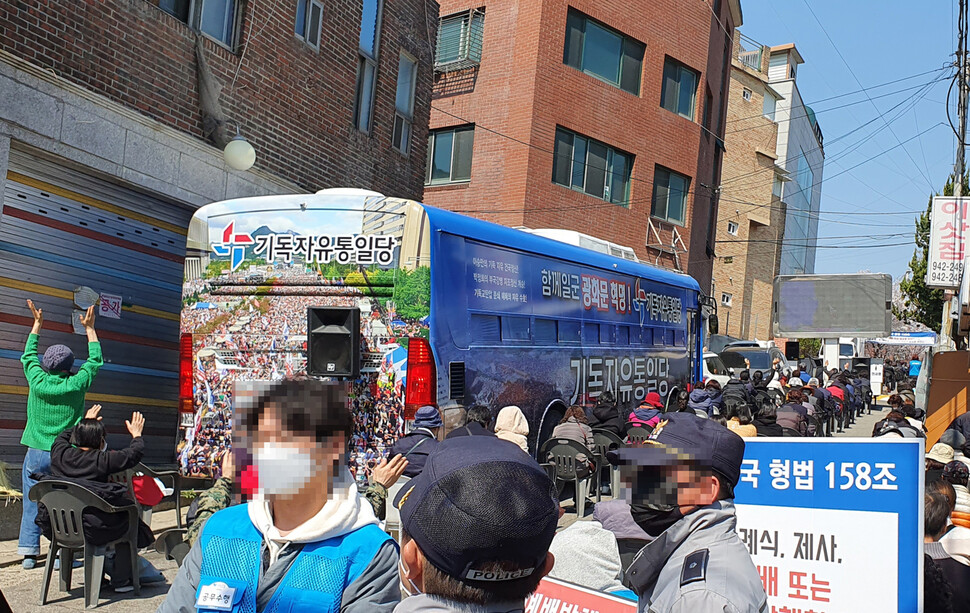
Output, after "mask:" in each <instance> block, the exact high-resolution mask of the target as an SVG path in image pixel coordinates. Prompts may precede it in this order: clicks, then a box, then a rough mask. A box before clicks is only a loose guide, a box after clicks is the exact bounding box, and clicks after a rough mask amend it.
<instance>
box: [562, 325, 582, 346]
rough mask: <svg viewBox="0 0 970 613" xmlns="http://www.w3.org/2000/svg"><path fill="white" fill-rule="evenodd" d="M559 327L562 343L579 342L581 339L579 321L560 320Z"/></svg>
mask: <svg viewBox="0 0 970 613" xmlns="http://www.w3.org/2000/svg"><path fill="white" fill-rule="evenodd" d="M558 327H559V342H560V343H578V342H579V341H580V335H579V330H580V328H579V322H578V321H560V322H559V326H558Z"/></svg>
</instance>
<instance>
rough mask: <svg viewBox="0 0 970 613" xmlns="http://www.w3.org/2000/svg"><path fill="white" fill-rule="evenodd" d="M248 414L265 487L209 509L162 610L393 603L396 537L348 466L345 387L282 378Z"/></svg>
mask: <svg viewBox="0 0 970 613" xmlns="http://www.w3.org/2000/svg"><path fill="white" fill-rule="evenodd" d="M243 418H244V421H245V422H246V423H247V425H248V428H249V431H250V432H251V436H250V438H251V440H252V441H253V447H254V457H255V460H256V471H257V476H258V479H259V485H260V492H259V493H258V494H257V496H256V497H255V499H254V500H252V501H251V502H249V503H248V504H245V505H237V506H233V507H229V508H228V509H224V510H222V511H219V512H218V513H216V514H214V515H213V516H212V517H210V518H209V520H208V522H206V524H205V526H204V528H203V529H202V534H201V535H200V536H199V539H198V540H197V541H196V544H195V546H193V548H192V550H191V551H190V552H189V555H188V556H187V557H186V558H185V560H184V562H183V564H182V568H181V569H180V570H179V573H178V576H177V577H176V578H175V582H174V583H173V584H172V588H171V590H170V591H169V593H168V597H167V598H166V599H165V602H163V603H162V605H161V606H160V607H159V609H158V611H159V613H175V612H178V613H189V612H193V611H234V612H235V611H247V612H249V611H293V612H296V611H314V612H315V611H329V612H333V613H337V612H338V611H339V612H341V613H355V612H370V611H377V612H380V611H391V609H393V608H394V605H395V604H396V603H397V602H398V601H399V600H400V590H399V587H398V573H397V562H398V550H397V545H396V544H395V543H394V541H393V540H391V538H390V537H389V536H388V535H387V534H386V533H384V532H383V531H382V530H381V529H380V527H378V525H377V518H376V517H375V516H374V512H373V510H372V509H371V506H370V505H369V504H367V502H366V501H365V500H363V499H362V498H361V497H360V495H359V494H358V492H357V486H356V484H355V482H354V480H353V477H352V476H351V475H350V471H349V470H348V469H347V467H346V464H345V455H346V447H347V439H348V437H349V435H350V432H351V430H352V428H353V421H352V417H351V414H350V410H349V408H348V406H347V401H346V394H345V392H344V390H343V388H342V387H340V386H336V385H326V384H323V383H319V382H316V381H312V380H301V381H282V382H279V383H277V384H275V385H273V387H271V388H270V389H269V390H268V391H267V392H266V393H264V394H263V395H262V396H261V397H260V398H259V399H258V400H257V401H256V402H255V403H254V406H253V408H252V409H251V410H250V411H249V412H248V413H247V414H246V415H244V416H243Z"/></svg>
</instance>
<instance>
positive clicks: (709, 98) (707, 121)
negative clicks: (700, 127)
mask: <svg viewBox="0 0 970 613" xmlns="http://www.w3.org/2000/svg"><path fill="white" fill-rule="evenodd" d="M713 113H714V96H713V95H711V90H710V89H707V92H706V93H705V94H704V127H705V128H707V130H708V132H710V130H711V117H712V115H713Z"/></svg>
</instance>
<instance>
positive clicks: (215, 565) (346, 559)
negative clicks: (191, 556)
mask: <svg viewBox="0 0 970 613" xmlns="http://www.w3.org/2000/svg"><path fill="white" fill-rule="evenodd" d="M390 539H391V537H390V536H388V535H387V533H386V532H384V531H383V530H381V529H380V528H379V527H378V526H377V525H376V524H370V525H368V526H364V527H363V528H359V529H357V530H355V531H353V532H351V533H349V534H344V535H343V536H338V537H335V538H331V539H327V540H325V541H320V542H317V543H306V544H304V545H303V549H302V550H301V551H300V553H299V554H298V555H297V557H296V560H294V561H293V565H292V566H290V569H289V570H288V571H287V573H286V575H285V576H284V577H283V581H282V582H281V583H280V585H279V586H278V587H277V588H276V591H275V592H274V593H273V597H272V598H271V599H270V601H269V604H267V606H266V608H265V609H264V611H265V612H266V613H277V612H279V613H283V612H284V611H287V612H290V611H291V612H296V611H308V612H309V611H320V612H325V611H329V612H332V613H337V612H338V611H339V610H340V603H341V599H342V597H343V593H344V590H345V589H347V586H349V585H350V584H351V583H353V582H354V581H355V580H356V579H357V578H358V577H360V576H361V575H362V574H363V572H364V570H365V569H366V568H367V567H368V566H369V565H370V563H371V561H372V560H373V559H374V556H375V555H377V552H378V550H379V549H380V548H381V546H382V545H384V543H386V542H387V541H389V540H390ZM199 546H200V547H202V568H201V569H200V572H199V587H198V590H197V591H196V609H197V610H198V611H221V612H225V611H231V612H233V613H235V612H245V613H255V612H256V587H257V585H258V584H259V576H260V569H261V567H262V563H261V557H262V556H261V553H260V552H261V548H262V546H263V535H262V534H260V532H259V530H257V529H256V527H255V526H254V525H253V522H252V520H250V519H249V510H248V508H247V505H245V504H242V505H236V506H232V507H229V508H228V509H224V510H222V511H219V512H218V513H215V514H214V515H213V516H212V517H210V518H209V520H208V521H207V522H206V524H205V527H204V529H203V530H202V534H201V536H200V537H199ZM219 583H222V584H225V586H226V587H227V588H229V589H231V590H234V591H233V592H232V596H231V600H232V602H231V604H229V603H226V602H224V601H221V600H218V599H210V598H207V597H209V596H210V595H211V594H212V592H213V588H212V587H211V586H213V585H216V584H219ZM219 588H222V586H219ZM204 591H205V593H203V592H204ZM215 591H216V592H220V593H221V594H222V596H223V597H224V598H225V599H226V600H228V599H229V595H228V590H226V589H224V588H222V589H221V590H220V589H218V588H217V589H216V590H215ZM200 597H202V599H203V601H202V602H200ZM210 600H212V601H211V602H210Z"/></svg>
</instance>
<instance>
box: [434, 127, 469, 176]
mask: <svg viewBox="0 0 970 613" xmlns="http://www.w3.org/2000/svg"><path fill="white" fill-rule="evenodd" d="M474 142H475V126H459V127H456V128H446V129H443V130H432V131H431V133H430V134H429V135H428V172H427V175H426V176H425V184H427V185H437V184H441V183H460V182H463V181H468V180H470V179H471V176H472V147H473V145H474Z"/></svg>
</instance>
